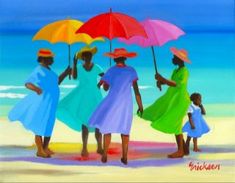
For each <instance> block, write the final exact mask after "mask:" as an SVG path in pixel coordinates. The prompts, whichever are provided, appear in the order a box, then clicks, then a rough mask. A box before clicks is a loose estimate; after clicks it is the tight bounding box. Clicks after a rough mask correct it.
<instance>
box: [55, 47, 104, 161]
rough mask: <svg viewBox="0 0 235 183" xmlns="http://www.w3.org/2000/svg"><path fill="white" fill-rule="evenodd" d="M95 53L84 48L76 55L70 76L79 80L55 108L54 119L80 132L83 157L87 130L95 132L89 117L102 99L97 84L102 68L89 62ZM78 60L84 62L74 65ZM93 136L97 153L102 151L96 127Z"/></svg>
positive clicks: (99, 135) (94, 50) (85, 151)
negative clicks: (55, 114) (55, 116)
mask: <svg viewBox="0 0 235 183" xmlns="http://www.w3.org/2000/svg"><path fill="white" fill-rule="evenodd" d="M96 52H97V48H96V47H93V48H89V47H83V48H82V49H81V50H80V51H79V52H78V53H77V54H76V56H75V59H74V65H73V70H72V75H73V78H74V79H76V80H77V81H78V85H77V87H76V88H74V89H73V90H72V91H71V92H70V93H69V94H68V95H67V96H65V97H64V98H63V99H62V100H61V101H60V102H59V106H58V110H57V118H58V119H59V120H60V121H62V122H63V123H64V124H66V125H67V126H68V127H70V128H71V129H73V130H76V131H79V132H80V131H82V142H83V148H82V152H81V155H82V156H83V157H87V156H88V155H89V153H88V149H87V141H88V135H89V131H94V128H90V127H89V126H88V119H89V118H90V116H91V114H92V112H93V111H94V110H95V108H96V107H97V105H98V104H99V103H100V101H101V100H102V95H101V91H100V90H99V88H98V87H97V83H98V79H99V78H100V76H102V74H103V70H102V69H101V67H100V66H99V65H97V64H94V63H92V56H93V55H94V54H95V53H96ZM78 59H82V60H83V61H84V64H79V65H78V66H77V60H78ZM77 67H78V68H77ZM77 73H78V74H77ZM95 138H96V140H97V153H99V154H102V135H101V133H100V131H99V129H97V128H96V129H95Z"/></svg>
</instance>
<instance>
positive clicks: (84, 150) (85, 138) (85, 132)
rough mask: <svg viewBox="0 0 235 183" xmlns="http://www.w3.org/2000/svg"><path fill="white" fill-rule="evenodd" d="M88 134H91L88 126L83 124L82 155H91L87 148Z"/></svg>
mask: <svg viewBox="0 0 235 183" xmlns="http://www.w3.org/2000/svg"><path fill="white" fill-rule="evenodd" d="M88 135H89V131H88V128H87V127H86V126H85V125H82V152H81V156H82V157H88V156H89V153H88V150H87V141H88Z"/></svg>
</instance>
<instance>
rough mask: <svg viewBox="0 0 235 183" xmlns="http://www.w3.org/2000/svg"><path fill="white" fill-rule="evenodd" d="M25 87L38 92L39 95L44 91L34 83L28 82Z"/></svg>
mask: <svg viewBox="0 0 235 183" xmlns="http://www.w3.org/2000/svg"><path fill="white" fill-rule="evenodd" d="M25 87H26V88H28V89H29V90H32V91H34V92H36V93H37V94H38V95H40V94H41V93H42V89H41V88H39V87H37V86H36V85H34V84H32V83H26V84H25Z"/></svg>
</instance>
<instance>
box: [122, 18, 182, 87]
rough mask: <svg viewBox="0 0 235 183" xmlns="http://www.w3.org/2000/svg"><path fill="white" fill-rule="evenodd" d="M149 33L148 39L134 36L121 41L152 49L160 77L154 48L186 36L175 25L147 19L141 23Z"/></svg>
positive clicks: (159, 85) (158, 84)
mask: <svg viewBox="0 0 235 183" xmlns="http://www.w3.org/2000/svg"><path fill="white" fill-rule="evenodd" d="M141 25H142V26H143V27H144V29H145V32H146V33H147V38H145V37H141V36H134V37H131V38H130V39H123V38H120V39H119V41H121V42H124V43H126V44H137V45H139V46H141V47H151V51H152V54H153V63H154V69H155V74H156V76H157V75H158V70H157V61H156V55H155V52H154V46H163V45H164V44H165V43H167V42H168V41H171V40H175V39H177V38H178V37H179V36H181V35H184V34H185V33H184V31H183V30H181V29H180V28H179V27H177V26H176V25H174V24H171V23H169V22H166V21H162V20H151V19H147V20H145V21H143V22H141ZM157 86H158V87H159V89H160V90H161V84H160V82H159V81H158V83H157Z"/></svg>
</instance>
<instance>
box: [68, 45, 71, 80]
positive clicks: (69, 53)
mask: <svg viewBox="0 0 235 183" xmlns="http://www.w3.org/2000/svg"><path fill="white" fill-rule="evenodd" d="M68 48H69V68H70V63H71V54H70V51H71V50H70V44H69V45H68ZM69 79H71V75H70V74H69Z"/></svg>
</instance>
